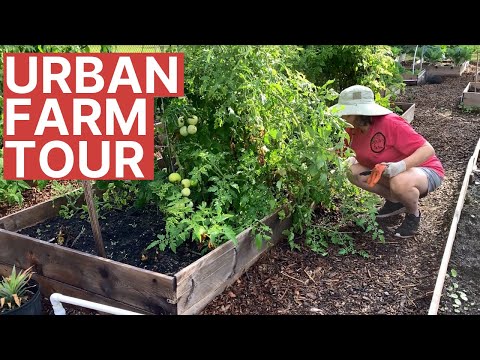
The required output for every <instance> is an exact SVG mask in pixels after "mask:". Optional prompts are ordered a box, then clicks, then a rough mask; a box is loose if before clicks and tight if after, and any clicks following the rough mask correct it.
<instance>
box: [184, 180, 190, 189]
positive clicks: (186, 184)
mask: <svg viewBox="0 0 480 360" xmlns="http://www.w3.org/2000/svg"><path fill="white" fill-rule="evenodd" d="M182 185H183V187H186V188H189V187H190V185H191V182H190V180H188V179H183V180H182Z"/></svg>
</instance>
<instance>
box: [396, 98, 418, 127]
mask: <svg viewBox="0 0 480 360" xmlns="http://www.w3.org/2000/svg"><path fill="white" fill-rule="evenodd" d="M395 106H398V107H399V108H400V109H402V110H403V113H402V114H401V115H400V116H401V117H403V118H404V119H405V120H407V122H408V123H411V122H412V121H413V119H414V118H415V104H414V103H407V102H396V103H395Z"/></svg>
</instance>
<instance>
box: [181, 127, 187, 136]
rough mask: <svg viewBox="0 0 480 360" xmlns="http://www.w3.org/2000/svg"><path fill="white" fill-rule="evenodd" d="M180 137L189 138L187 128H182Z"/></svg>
mask: <svg viewBox="0 0 480 360" xmlns="http://www.w3.org/2000/svg"><path fill="white" fill-rule="evenodd" d="M180 135H182V136H188V130H187V127H186V126H182V127H181V128H180Z"/></svg>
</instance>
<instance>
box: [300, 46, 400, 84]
mask: <svg viewBox="0 0 480 360" xmlns="http://www.w3.org/2000/svg"><path fill="white" fill-rule="evenodd" d="M294 64H295V68H296V69H298V70H299V71H301V72H303V73H304V74H305V76H306V77H307V79H309V80H310V81H312V82H313V83H314V84H316V85H318V86H321V85H322V84H324V83H326V82H327V81H328V80H334V82H333V83H332V84H331V86H332V87H333V88H334V89H335V90H336V91H341V90H343V89H345V88H346V87H348V86H351V85H357V84H358V85H365V86H368V87H370V88H371V89H372V90H373V92H374V93H377V92H381V91H382V90H386V89H388V88H391V87H394V88H397V89H402V88H403V87H404V86H405V85H404V84H403V79H402V77H401V76H400V70H399V67H398V63H397V62H395V56H394V53H393V51H392V48H391V47H390V46H380V45H367V46H365V45H361V46H360V45H308V46H305V47H304V49H303V51H302V52H301V53H300V56H299V57H298V59H297V60H296V61H295V63H294Z"/></svg>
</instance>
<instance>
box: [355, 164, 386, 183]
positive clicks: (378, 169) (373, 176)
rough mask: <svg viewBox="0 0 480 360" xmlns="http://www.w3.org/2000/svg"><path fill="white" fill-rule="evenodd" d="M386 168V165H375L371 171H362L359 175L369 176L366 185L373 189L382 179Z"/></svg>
mask: <svg viewBox="0 0 480 360" xmlns="http://www.w3.org/2000/svg"><path fill="white" fill-rule="evenodd" d="M386 168H387V165H385V164H377V165H375V167H374V168H373V170H367V171H363V172H361V173H360V175H363V176H366V175H369V177H368V179H367V184H368V185H369V186H370V187H374V186H375V184H376V183H378V182H379V181H380V178H381V177H382V174H383V172H384V171H385V169H386Z"/></svg>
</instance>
